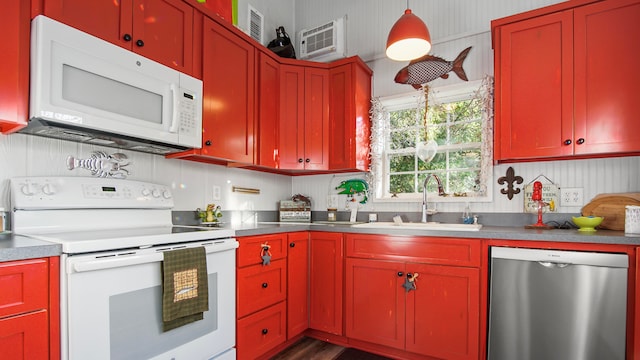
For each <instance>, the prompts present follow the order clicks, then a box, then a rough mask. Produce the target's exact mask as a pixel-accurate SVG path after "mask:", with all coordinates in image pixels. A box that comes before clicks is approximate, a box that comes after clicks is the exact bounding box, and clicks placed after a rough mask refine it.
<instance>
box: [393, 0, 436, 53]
mask: <svg viewBox="0 0 640 360" xmlns="http://www.w3.org/2000/svg"><path fill="white" fill-rule="evenodd" d="M429 50H431V35H430V34H429V29H427V25H426V24H425V23H424V22H423V21H422V20H420V18H419V17H417V16H416V15H414V14H413V13H412V12H411V9H409V0H407V9H406V10H405V11H404V15H402V16H401V17H400V19H398V21H396V23H395V24H394V25H393V27H392V28H391V31H389V37H387V52H386V53H387V57H389V58H390V59H392V60H397V61H409V60H414V59H417V58H419V57H422V56H424V55H426V54H427V53H428V52H429Z"/></svg>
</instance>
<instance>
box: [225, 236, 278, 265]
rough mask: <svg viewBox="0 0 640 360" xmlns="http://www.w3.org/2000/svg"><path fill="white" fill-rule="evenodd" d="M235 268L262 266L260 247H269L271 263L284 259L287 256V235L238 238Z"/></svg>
mask: <svg viewBox="0 0 640 360" xmlns="http://www.w3.org/2000/svg"><path fill="white" fill-rule="evenodd" d="M237 240H238V242H239V243H240V247H239V248H238V252H237V256H238V261H237V266H238V267H244V266H249V265H255V264H262V257H261V255H262V245H263V244H268V245H270V246H271V248H270V249H269V251H270V252H271V261H273V260H278V259H284V258H285V257H286V256H287V234H272V235H259V236H246V237H238V238H237Z"/></svg>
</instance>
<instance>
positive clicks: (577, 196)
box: [560, 188, 584, 206]
mask: <svg viewBox="0 0 640 360" xmlns="http://www.w3.org/2000/svg"><path fill="white" fill-rule="evenodd" d="M582 205H584V198H583V196H582V188H563V189H560V206H582Z"/></svg>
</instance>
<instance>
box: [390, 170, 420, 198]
mask: <svg viewBox="0 0 640 360" xmlns="http://www.w3.org/2000/svg"><path fill="white" fill-rule="evenodd" d="M413 176H414V175H413V174H406V175H391V176H389V192H390V193H392V194H399V193H412V192H414V189H415V187H414V185H413Z"/></svg>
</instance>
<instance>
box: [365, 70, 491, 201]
mask: <svg viewBox="0 0 640 360" xmlns="http://www.w3.org/2000/svg"><path fill="white" fill-rule="evenodd" d="M487 82H490V84H488V85H487ZM492 84H493V79H492V78H491V77H486V78H485V79H484V80H478V81H472V82H465V83H462V84H457V85H451V86H447V87H440V88H432V89H430V91H429V104H435V103H437V104H445V103H449V102H455V101H462V100H468V99H471V98H473V97H477V96H483V98H484V101H488V102H489V103H488V104H486V106H487V107H489V108H490V109H491V110H490V111H487V112H485V113H483V118H482V129H483V133H482V138H483V143H482V144H481V151H482V156H481V165H480V166H481V179H482V184H481V187H482V189H483V191H481V194H470V196H453V194H450V196H446V197H441V196H437V194H436V193H435V192H430V193H428V199H429V201H435V202H465V203H466V202H491V201H492V200H493V196H492V194H493V191H492V190H493V111H492V109H493V85H492ZM481 92H483V93H482V94H481ZM376 101H378V103H377V104H376ZM373 105H374V106H373V110H372V113H373V117H372V119H371V121H372V139H371V140H372V141H371V156H372V159H371V160H372V163H371V171H370V174H369V179H368V180H369V184H371V188H372V189H371V200H372V201H373V202H392V203H393V202H422V193H420V192H417V193H411V194H409V193H401V194H396V195H395V196H394V197H392V194H390V193H389V192H388V189H389V173H388V172H389V162H388V155H387V153H386V142H387V141H388V138H387V136H388V134H389V129H388V127H389V116H388V114H389V112H391V111H397V110H402V109H409V108H416V107H419V106H424V92H423V91H414V92H412V93H408V94H401V95H394V96H389V97H383V98H378V99H374V104H373ZM376 107H377V110H376ZM443 147H444V146H440V147H439V149H442V148H443ZM430 188H431V187H430Z"/></svg>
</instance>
